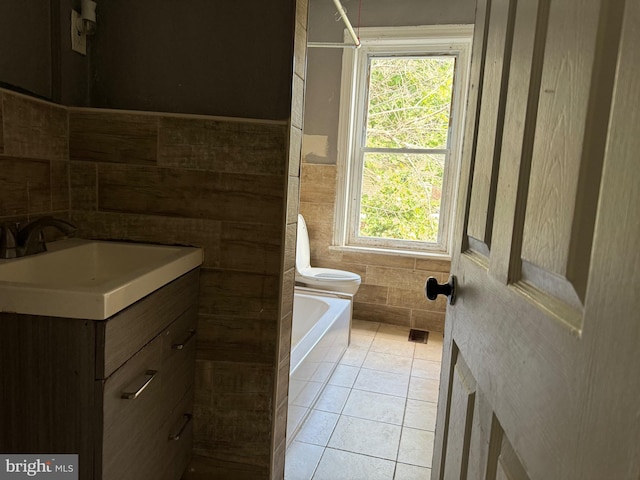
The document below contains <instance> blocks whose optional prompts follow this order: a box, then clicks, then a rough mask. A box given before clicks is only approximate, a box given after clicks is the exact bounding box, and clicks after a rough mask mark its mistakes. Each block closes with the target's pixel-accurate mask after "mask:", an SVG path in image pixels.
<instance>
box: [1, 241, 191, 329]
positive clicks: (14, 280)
mask: <svg viewBox="0 0 640 480" xmlns="http://www.w3.org/2000/svg"><path fill="white" fill-rule="evenodd" d="M47 247H48V250H49V251H47V252H45V253H39V254H36V255H30V256H27V257H22V258H16V259H11V260H0V311H2V312H15V313H27V314H32V315H46V316H53V317H71V318H87V319H92V320H104V319H106V318H109V317H110V316H112V315H114V314H116V313H118V312H119V311H120V310H122V309H124V308H126V307H128V306H129V305H131V304H132V303H134V302H136V301H137V300H139V299H141V298H142V297H144V296H146V295H148V294H150V293H151V292H153V291H154V290H157V289H158V288H160V287H162V286H164V285H166V284H167V283H169V282H171V281H172V280H174V279H176V278H178V277H179V276H180V275H182V274H184V273H187V272H188V271H189V270H192V269H193V268H196V267H197V266H199V265H200V264H201V263H202V258H203V257H202V249H200V248H192V247H174V246H164V245H147V244H138V243H125V242H102V241H92V240H81V239H75V238H74V239H68V240H60V241H57V242H52V243H49V244H48V245H47Z"/></svg>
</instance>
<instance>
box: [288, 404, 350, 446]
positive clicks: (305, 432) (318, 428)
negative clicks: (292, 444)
mask: <svg viewBox="0 0 640 480" xmlns="http://www.w3.org/2000/svg"><path fill="white" fill-rule="evenodd" d="M339 417H340V415H338V414H337V413H330V412H321V411H319V410H312V411H311V413H310V414H309V416H308V417H307V420H306V421H305V422H304V425H303V426H302V428H301V429H300V431H299V432H298V435H297V436H296V438H295V440H296V441H298V442H304V443H312V444H314V445H320V446H323V447H325V446H326V445H327V443H328V442H329V438H331V434H332V433H333V430H334V428H335V426H336V423H337V422H338V418H339Z"/></svg>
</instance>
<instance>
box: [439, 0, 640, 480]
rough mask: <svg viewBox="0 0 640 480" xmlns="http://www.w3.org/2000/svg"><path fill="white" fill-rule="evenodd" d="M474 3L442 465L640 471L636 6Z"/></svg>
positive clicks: (527, 474) (553, 471) (614, 2)
mask: <svg viewBox="0 0 640 480" xmlns="http://www.w3.org/2000/svg"><path fill="white" fill-rule="evenodd" d="M477 18H478V22H477V26H476V28H479V29H482V30H483V31H482V32H478V31H477V32H476V35H475V37H474V39H475V40H477V41H478V40H479V41H480V43H476V44H475V45H474V53H473V64H472V74H473V75H475V77H474V78H472V79H471V96H470V103H469V111H468V114H467V118H468V125H467V132H466V137H465V150H464V153H463V170H462V173H461V191H460V198H461V203H462V207H461V208H460V210H459V211H458V215H457V219H456V236H455V238H456V242H457V245H456V248H455V251H454V255H453V262H452V273H453V274H455V275H456V276H457V278H458V285H459V290H458V300H457V303H456V304H455V306H449V307H448V310H447V322H446V331H445V345H444V348H445V350H444V354H443V369H442V377H441V381H440V385H441V390H440V398H439V409H438V422H437V428H436V446H435V449H434V458H433V470H432V478H433V479H441V478H456V479H458V478H469V479H484V478H488V479H492V480H493V479H502V478H509V479H532V480H536V479H539V480H549V479H562V480H565V479H567V480H570V479H576V480H578V479H580V480H585V479H586V480H588V479H594V480H596V479H597V480H600V479H613V480H617V479H623V480H624V479H627V478H628V479H633V480H637V479H638V478H640V458H639V456H638V454H637V439H638V438H640V416H639V415H638V408H637V398H640V380H638V378H640V313H638V312H640V300H638V298H640V295H638V293H637V292H638V291H640V274H639V273H637V272H639V271H640V253H638V252H639V251H640V249H638V238H640V194H638V193H637V191H638V190H639V189H638V178H640V162H639V161H638V160H637V159H638V153H637V152H638V151H640V140H639V139H640V114H639V113H638V112H639V111H640V92H639V89H640V86H639V82H638V81H637V78H639V77H640V54H639V53H638V49H637V45H638V44H640V29H638V28H637V25H638V24H639V23H640V4H639V3H638V2H635V1H633V2H632V1H631V0H627V1H624V0H530V1H525V0H492V1H490V2H489V1H488V2H483V1H481V2H478V11H477ZM496 30H498V31H496ZM496 52H503V53H502V57H501V58H497V57H496ZM633 78H635V83H634V80H633ZM496 83H497V84H498V85H499V86H498V89H497V90H496ZM474 89H475V91H474ZM501 111H502V113H501ZM632 179H635V180H632ZM634 182H635V183H634ZM492 192H493V193H492ZM605 306H606V307H605ZM630 372H631V376H629V374H630ZM634 398H635V403H634V401H633V399H634ZM599 452H602V453H599ZM605 452H606V455H608V456H609V457H608V458H603V457H604V456H605V455H603V453H605Z"/></svg>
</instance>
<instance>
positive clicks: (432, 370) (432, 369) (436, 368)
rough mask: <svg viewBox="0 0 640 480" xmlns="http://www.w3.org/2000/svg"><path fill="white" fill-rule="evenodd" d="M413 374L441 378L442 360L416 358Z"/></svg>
mask: <svg viewBox="0 0 640 480" xmlns="http://www.w3.org/2000/svg"><path fill="white" fill-rule="evenodd" d="M411 376H412V377H420V378H430V379H432V380H439V379H440V362H432V361H431V360H422V359H419V358H414V359H413V366H412V367H411Z"/></svg>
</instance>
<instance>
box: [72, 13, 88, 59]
mask: <svg viewBox="0 0 640 480" xmlns="http://www.w3.org/2000/svg"><path fill="white" fill-rule="evenodd" d="M81 21H82V20H80V14H79V13H78V12H76V11H75V10H71V50H73V51H74V52H78V53H79V54H81V55H86V54H87V35H86V34H85V33H84V32H82V31H80V30H78V27H77V26H78V25H79V24H80V22H81Z"/></svg>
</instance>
